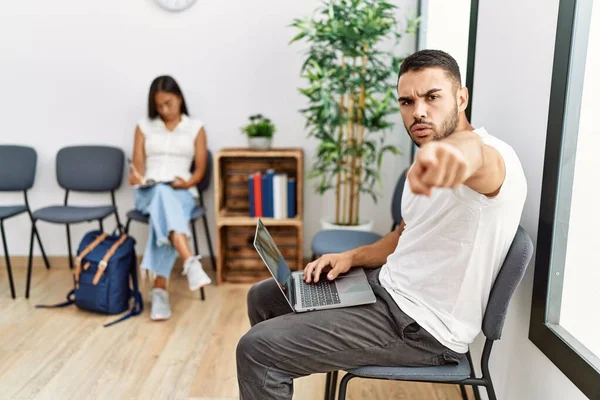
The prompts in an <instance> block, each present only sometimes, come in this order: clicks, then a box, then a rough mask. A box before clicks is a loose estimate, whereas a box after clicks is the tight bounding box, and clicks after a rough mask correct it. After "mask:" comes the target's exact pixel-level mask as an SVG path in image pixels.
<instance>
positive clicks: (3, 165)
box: [0, 145, 50, 299]
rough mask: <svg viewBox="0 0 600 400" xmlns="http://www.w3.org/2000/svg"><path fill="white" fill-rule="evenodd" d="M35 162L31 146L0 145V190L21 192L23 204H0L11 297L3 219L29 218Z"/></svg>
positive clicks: (13, 286)
mask: <svg viewBox="0 0 600 400" xmlns="http://www.w3.org/2000/svg"><path fill="white" fill-rule="evenodd" d="M36 164H37V153H36V152H35V150H34V149H33V148H31V147H26V146H14V145H0V192H20V191H22V192H23V196H24V200H25V203H24V204H17V205H8V206H0V235H1V236H2V245H3V247H4V258H5V260H6V269H7V272H8V282H9V284H10V293H11V295H12V298H13V299H14V298H15V297H16V295H15V284H14V281H13V276H12V268H11V264H10V256H9V254H8V246H7V244H6V232H5V230H4V220H6V219H8V218H11V217H15V216H17V215H20V214H22V213H24V212H26V213H27V214H28V215H29V218H30V219H31V209H30V208H29V199H28V198H27V191H28V190H29V189H31V187H32V186H33V183H34V181H35V169H36ZM33 232H34V234H35V236H36V238H37V240H38V243H39V244H40V248H41V250H42V255H43V257H44V261H45V263H46V268H50V263H49V262H48V258H47V257H46V253H45V252H44V247H43V246H42V242H41V241H40V237H39V235H38V232H37V230H34V231H33Z"/></svg>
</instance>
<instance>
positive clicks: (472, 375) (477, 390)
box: [467, 350, 481, 400]
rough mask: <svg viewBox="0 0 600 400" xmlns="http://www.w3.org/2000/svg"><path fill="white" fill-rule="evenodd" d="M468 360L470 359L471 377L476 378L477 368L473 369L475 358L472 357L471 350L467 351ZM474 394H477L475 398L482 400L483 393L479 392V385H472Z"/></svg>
mask: <svg viewBox="0 0 600 400" xmlns="http://www.w3.org/2000/svg"><path fill="white" fill-rule="evenodd" d="M467 360H468V361H469V367H470V368H471V378H475V370H474V369H473V359H472V358H471V350H468V351H467ZM471 388H472V389H473V394H475V400H481V394H480V393H479V386H476V385H471Z"/></svg>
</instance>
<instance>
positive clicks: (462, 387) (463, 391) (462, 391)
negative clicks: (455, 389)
mask: <svg viewBox="0 0 600 400" xmlns="http://www.w3.org/2000/svg"><path fill="white" fill-rule="evenodd" d="M459 386H460V394H461V396H462V398H463V400H469V396H468V395H467V389H466V388H465V385H459Z"/></svg>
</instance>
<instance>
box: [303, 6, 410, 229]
mask: <svg viewBox="0 0 600 400" xmlns="http://www.w3.org/2000/svg"><path fill="white" fill-rule="evenodd" d="M395 12H396V6H394V5H392V4H390V3H387V2H385V1H381V0H326V1H325V2H324V6H323V7H321V8H319V9H317V10H316V12H315V14H314V15H313V16H312V17H307V18H304V19H296V20H294V21H293V23H292V26H293V27H295V28H296V29H297V31H298V33H297V35H296V36H295V37H294V38H293V39H292V40H291V43H294V42H298V41H302V40H305V41H306V42H307V43H308V45H309V48H308V52H307V57H306V60H305V62H304V64H303V66H302V76H303V77H304V78H306V79H307V80H308V85H307V87H305V88H301V89H300V93H302V94H303V95H304V96H306V98H307V99H308V107H307V108H305V109H303V110H301V111H302V113H303V114H304V116H305V117H306V126H307V129H308V133H309V136H313V137H316V138H317V139H318V140H319V145H318V151H317V155H316V161H315V163H314V165H313V168H312V170H311V172H310V173H309V178H311V179H318V182H319V183H318V186H317V190H318V192H319V193H320V194H323V193H325V192H326V191H328V190H335V223H336V224H337V225H358V224H359V223H361V221H360V217H359V209H360V208H359V207H360V198H361V194H369V195H371V197H372V198H373V201H375V202H377V197H378V196H379V194H378V193H377V191H376V190H375V186H376V183H379V184H381V179H380V170H381V162H382V157H383V155H384V154H385V153H388V152H390V153H394V154H399V150H398V149H397V148H396V147H394V146H391V145H385V142H384V134H385V132H386V131H388V130H390V128H391V127H392V123H391V122H390V121H389V120H388V116H389V115H390V114H393V113H395V112H397V110H398V108H397V107H398V106H397V99H396V88H395V86H396V76H397V73H398V69H399V66H400V63H401V62H402V58H400V57H397V56H396V55H395V54H394V53H393V52H392V51H385V50H383V49H382V42H383V41H389V40H394V41H395V42H392V43H391V44H394V43H395V44H397V43H398V42H399V41H400V38H401V34H400V30H399V29H398V23H397V21H396V17H395ZM416 23H417V22H416V20H409V21H408V25H407V29H406V33H413V32H414V31H415V28H416ZM388 45H390V43H388Z"/></svg>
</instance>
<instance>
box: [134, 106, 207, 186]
mask: <svg viewBox="0 0 600 400" xmlns="http://www.w3.org/2000/svg"><path fill="white" fill-rule="evenodd" d="M138 127H139V128H140V131H142V133H143V134H144V150H145V152H146V173H145V176H146V178H151V179H154V180H155V181H170V180H174V179H175V177H177V176H180V177H182V178H183V179H185V180H188V179H190V177H191V176H192V174H191V172H190V166H191V164H192V161H193V159H194V154H195V149H196V147H195V142H196V136H197V135H198V132H199V131H200V128H201V127H202V122H200V121H198V120H196V119H194V118H190V117H188V116H187V115H185V114H183V115H182V116H181V121H179V124H177V126H176V127H175V129H173V131H169V130H168V129H167V127H166V125H165V123H164V122H163V120H162V119H161V118H155V119H149V118H143V119H142V120H140V122H139V123H138ZM190 190H191V191H192V193H193V194H196V190H195V188H191V189H190Z"/></svg>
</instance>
